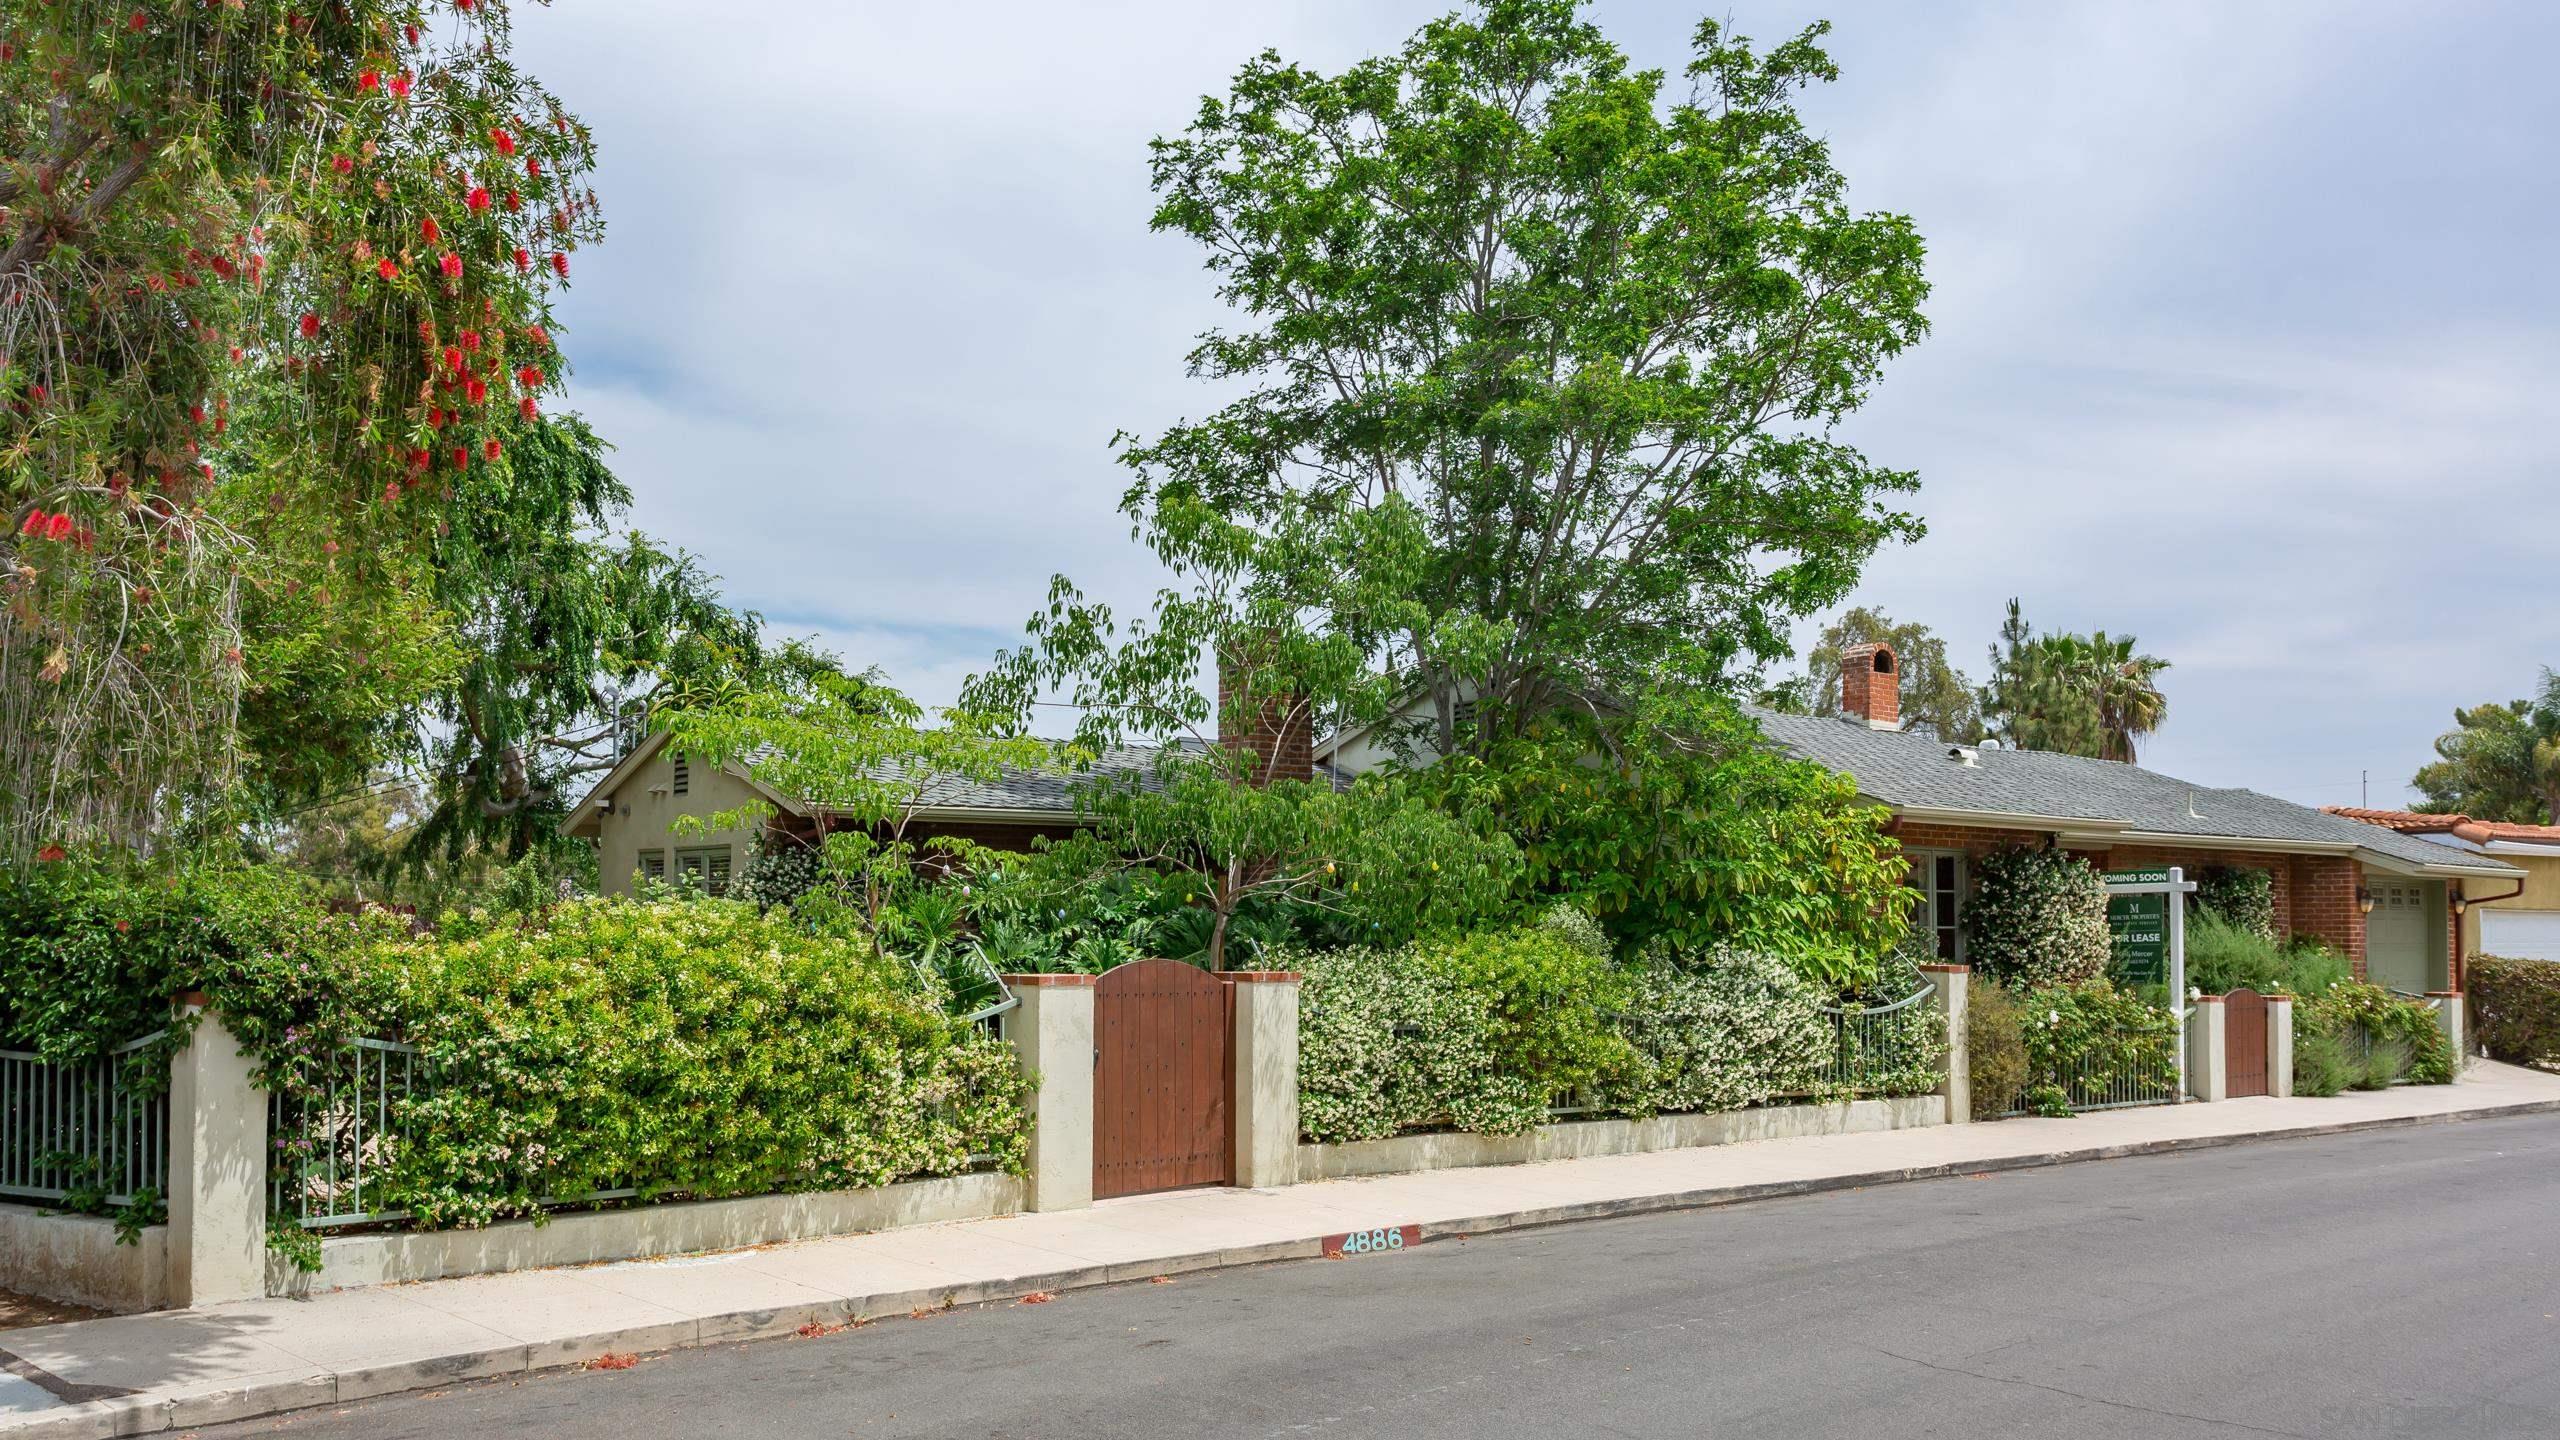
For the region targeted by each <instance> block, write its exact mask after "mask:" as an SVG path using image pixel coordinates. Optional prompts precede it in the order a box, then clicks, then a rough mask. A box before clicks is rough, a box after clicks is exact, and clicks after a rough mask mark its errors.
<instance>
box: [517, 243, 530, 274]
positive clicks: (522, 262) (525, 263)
mask: <svg viewBox="0 0 2560 1440" xmlns="http://www.w3.org/2000/svg"><path fill="white" fill-rule="evenodd" d="M516 270H517V272H518V273H519V274H525V275H530V274H532V273H533V252H532V251H530V250H527V249H526V248H524V247H523V246H521V245H519V246H517V247H516Z"/></svg>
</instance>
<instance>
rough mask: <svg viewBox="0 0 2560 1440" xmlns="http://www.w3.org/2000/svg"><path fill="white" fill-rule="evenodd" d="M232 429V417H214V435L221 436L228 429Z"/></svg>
mask: <svg viewBox="0 0 2560 1440" xmlns="http://www.w3.org/2000/svg"><path fill="white" fill-rule="evenodd" d="M230 428H231V417H230V416H228V415H216V416H214V417H213V433H214V434H216V435H219V434H221V433H222V432H223V431H225V430H228V429H230Z"/></svg>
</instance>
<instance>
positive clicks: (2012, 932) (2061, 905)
mask: <svg viewBox="0 0 2560 1440" xmlns="http://www.w3.org/2000/svg"><path fill="white" fill-rule="evenodd" d="M1973 874H1974V878H1975V881H1976V882H1977V888H1976V889H1975V891H1974V893H1973V894H1972V895H1971V896H1969V897H1967V899H1966V900H1965V904H1964V915H1963V923H1964V938H1965V949H1966V953H1967V955H1968V956H1969V958H1970V959H1971V961H1972V963H1973V967H1974V969H1975V970H1977V971H1979V972H1982V973H1983V974H1985V975H1987V976H1988V977H1989V978H1991V979H1993V980H1996V981H1999V982H2000V983H2001V984H2003V985H2014V986H2022V987H2025V988H2028V989H2035V988H2039V987H2042V986H2048V985H2080V984H2085V983H2087V982H2088V981H2091V980H2095V979H2097V978H2099V977H2100V976H2102V975H2104V974H2106V971H2107V959H2108V955H2109V952H2110V944H2111V942H2110V937H2109V935H2108V931H2107V885H2106V881H2105V880H2104V879H2102V878H2100V876H2099V874H2098V872H2097V871H2095V870H2093V869H2091V868H2090V867H2089V864H2088V862H2087V861H2085V860H2082V859H2081V858H2080V857H2078V856H2076V855H2073V854H2071V853H2070V852H2069V851H2066V850H2029V849H2025V848H2012V849H2007V850H1995V851H1993V852H1992V853H1990V854H1988V855H1985V856H1983V857H1981V858H1980V859H1978V860H1976V861H1974V862H1973Z"/></svg>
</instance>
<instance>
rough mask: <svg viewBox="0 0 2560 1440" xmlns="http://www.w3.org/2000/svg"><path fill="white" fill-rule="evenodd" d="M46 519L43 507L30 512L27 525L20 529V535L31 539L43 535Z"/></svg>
mask: <svg viewBox="0 0 2560 1440" xmlns="http://www.w3.org/2000/svg"><path fill="white" fill-rule="evenodd" d="M45 518H46V517H45V513H44V510H43V509H42V508H41V507H39V508H37V509H34V510H30V511H28V512H27V523H26V524H24V525H21V526H19V527H18V533H19V534H21V535H24V536H27V537H28V538H30V539H32V538H34V537H35V536H37V535H40V534H43V533H44V522H45Z"/></svg>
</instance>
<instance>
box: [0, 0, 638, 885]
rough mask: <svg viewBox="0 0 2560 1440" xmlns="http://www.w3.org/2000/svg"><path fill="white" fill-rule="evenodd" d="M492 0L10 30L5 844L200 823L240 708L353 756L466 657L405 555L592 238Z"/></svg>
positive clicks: (2, 215)
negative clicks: (266, 697) (445, 633)
mask: <svg viewBox="0 0 2560 1440" xmlns="http://www.w3.org/2000/svg"><path fill="white" fill-rule="evenodd" d="M515 3H516V0H478V3H476V4H473V5H470V6H468V7H463V6H461V5H459V4H456V5H454V6H451V7H447V6H444V5H430V4H428V3H425V0H336V3H331V4H311V3H308V0H222V3H203V4H193V3H189V4H167V3H154V4H148V5H140V4H134V3H131V0H118V3H106V0H21V3H16V4H12V5H10V6H9V7H8V9H7V13H6V17H5V22H6V23H5V26H0V503H5V505H6V507H7V509H6V513H7V516H8V520H9V525H8V530H7V532H6V538H5V539H0V591H5V593H0V853H9V854H16V855H21V856H22V855H24V854H26V853H27V852H29V851H31V850H33V849H36V848H39V847H41V846H45V845H52V844H59V843H62V842H64V841H76V840H80V839H83V838H90V839H97V840H102V841H107V842H112V843H120V844H142V843H145V842H147V841H149V840H151V839H152V838H154V837H157V836H160V835H163V834H166V833H169V832H170V831H172V830H173V829H175V828H177V827H178V826H180V825H181V824H182V823H184V822H185V821H187V820H188V819H190V818H191V817H201V816H202V815H204V814H205V813H206V812H207V811H208V809H209V808H210V807H211V806H212V805H213V803H214V802H216V801H218V800H220V799H221V798H223V797H224V796H225V795H226V794H227V792H228V791H229V789H230V786H231V783H232V780H233V777H234V773H235V770H236V766H237V761H238V758H239V754H240V749H239V739H240V724H241V720H242V705H243V700H244V697H245V696H253V695H254V694H255V693H256V692H258V691H260V690H261V689H266V690H268V691H274V690H276V689H278V688H280V687H281V688H285V689H295V690H298V691H299V692H300V693H302V694H304V695H305V696H306V697H311V696H322V697H325V698H326V699H327V701H328V706H325V707H322V706H315V716H314V718H315V719H326V720H328V721H330V722H331V723H337V724H343V725H344V726H345V727H346V728H347V730H348V731H349V732H350V733H359V732H363V731H364V730H365V729H366V728H367V721H366V718H365V717H366V712H368V710H378V709H380V708H382V707H396V706H397V705H399V704H401V703H404V702H409V701H414V700H415V699H416V698H417V697H418V696H419V695H421V694H422V693H424V692H425V691H426V690H427V689H429V688H431V686H432V684H433V683H434V681H435V679H436V677H437V676H438V674H439V673H440V672H441V670H442V669H443V668H445V667H448V666H450V664H452V663H453V659H454V656H453V654H452V650H451V647H450V646H439V645H438V644H437V643H436V641H435V626H434V624H433V618H432V612H433V608H434V605H433V596H432V593H431V585H430V583H429V582H430V580H431V577H432V566H433V563H434V562H433V559H432V556H431V555H429V554H428V553H427V551H426V546H427V544H428V542H430V541H431V540H432V539H434V538H435V537H436V536H437V535H438V533H439V530H440V527H442V526H443V525H444V524H445V523H446V522H447V521H448V520H449V519H450V518H451V517H452V516H453V515H455V514H457V513H465V512H467V511H468V509H469V507H470V505H471V503H472V501H473V499H474V496H473V494H472V490H471V486H472V482H473V479H474V477H475V476H477V475H479V474H480V473H481V471H482V470H483V468H484V467H485V466H487V465H488V464H489V463H490V462H492V461H495V460H498V459H499V458H500V457H502V456H503V454H504V451H505V446H506V444H507V443H508V440H509V439H510V437H511V435H512V428H511V427H513V426H515V425H517V424H519V423H521V422H522V421H523V420H524V419H525V418H526V417H527V416H529V415H532V414H535V413H538V408H539V405H540V402H541V401H542V400H543V399H544V398H545V397H547V396H549V395H550V394H552V393H554V392H555V391H556V389H557V387H558V385H559V383H560V377H561V373H562V370H563V368H564V366H563V362H562V360H561V359H560V357H559V355H558V353H557V352H556V350H555V348H554V337H553V334H552V325H553V321H552V315H551V311H550V300H551V295H552V292H553V290H554V289H555V287H557V286H558V285H560V284H562V283H564V282H565V278H566V277H567V275H568V273H569V268H570V261H569V254H570V252H571V250H572V249H574V248H575V247H576V246H578V245H579V244H581V243H583V242H585V241H588V240H592V239H594V238H595V237H596V236H597V235H598V234H599V233H600V222H599V221H598V219H597V218H596V212H595V202H594V197H593V194H592V193H591V192H589V191H588V190H586V188H585V183H584V174H585V172H586V171H587V169H588V168H589V166H590V165H591V162H592V158H593V153H592V147H591V143H590V140H589V137H588V134H587V132H586V130H585V128H584V127H583V126H581V125H580V124H578V122H577V121H576V120H575V119H574V118H572V117H571V115H570V114H569V113H568V112H567V111H566V110H565V109H564V108H562V107H561V105H560V104H559V103H558V101H557V100H555V99H554V98H553V97H552V95H551V94H550V93H549V92H547V91H546V90H544V89H543V88H542V87H541V86H540V85H539V84H538V83H537V82H535V81H534V80H533V79H532V78H531V77H530V76H528V75H526V74H525V73H524V72H523V71H522V70H520V69H519V68H518V67H517V65H516V64H515V62H514V59H513V58H512V54H511V51H510V47H509V43H508V42H509V28H508V24H509V15H510V12H511V11H512V9H513V8H514V6H515ZM386 626H389V627H392V628H394V629H396V630H397V631H398V633H397V634H396V635H380V634H378V633H377V632H379V631H381V630H382V629H383V628H384V627H386ZM269 667H273V668H269ZM252 703H254V701H252ZM371 728H372V729H373V730H374V731H375V732H377V733H379V732H380V731H382V730H383V729H384V726H383V725H382V724H381V722H380V721H379V719H378V717H377V718H376V719H374V720H373V721H372V722H371Z"/></svg>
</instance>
